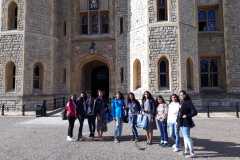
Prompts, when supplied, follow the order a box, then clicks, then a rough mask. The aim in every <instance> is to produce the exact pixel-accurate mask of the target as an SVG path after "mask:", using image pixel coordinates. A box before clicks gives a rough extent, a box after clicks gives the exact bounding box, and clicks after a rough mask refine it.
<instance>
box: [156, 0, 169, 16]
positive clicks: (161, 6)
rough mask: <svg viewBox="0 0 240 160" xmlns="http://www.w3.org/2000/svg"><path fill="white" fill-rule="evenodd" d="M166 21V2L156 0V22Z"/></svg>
mask: <svg viewBox="0 0 240 160" xmlns="http://www.w3.org/2000/svg"><path fill="white" fill-rule="evenodd" d="M167 20H168V5H167V0H157V21H167Z"/></svg>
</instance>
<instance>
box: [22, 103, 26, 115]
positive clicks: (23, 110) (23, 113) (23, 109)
mask: <svg viewBox="0 0 240 160" xmlns="http://www.w3.org/2000/svg"><path fill="white" fill-rule="evenodd" d="M22 116H25V104H24V105H23V106H22Z"/></svg>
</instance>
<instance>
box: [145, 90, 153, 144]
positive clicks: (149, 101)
mask: <svg viewBox="0 0 240 160" xmlns="http://www.w3.org/2000/svg"><path fill="white" fill-rule="evenodd" d="M142 110H143V112H144V115H145V116H147V124H148V125H147V128H145V130H146V137H147V144H148V145H151V144H152V138H153V129H155V128H156V122H155V110H156V107H155V100H154V98H153V96H152V94H151V93H150V92H149V91H145V92H144V94H143V97H142Z"/></svg>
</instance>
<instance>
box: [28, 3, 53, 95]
mask: <svg viewBox="0 0 240 160" xmlns="http://www.w3.org/2000/svg"><path fill="white" fill-rule="evenodd" d="M53 2H54V1H47V0H38V1H32V0H26V17H27V18H26V22H25V23H26V24H25V55H24V56H25V64H24V65H25V72H24V95H26V96H27V95H51V94H52V93H53V71H54V70H53V69H54V61H53V56H54V51H55V50H54V49H55V40H56V39H55V38H54V37H53V33H54V32H53V30H54V26H53V25H54V18H55V14H54V3H53ZM36 63H41V64H42V65H43V69H44V73H43V78H44V80H43V89H42V90H40V91H36V90H33V69H34V65H35V64H36Z"/></svg>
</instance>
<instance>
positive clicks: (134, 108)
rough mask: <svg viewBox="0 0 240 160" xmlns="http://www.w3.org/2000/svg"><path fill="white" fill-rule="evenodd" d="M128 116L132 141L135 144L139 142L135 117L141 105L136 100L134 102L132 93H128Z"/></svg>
mask: <svg viewBox="0 0 240 160" xmlns="http://www.w3.org/2000/svg"><path fill="white" fill-rule="evenodd" d="M126 107H127V108H128V115H129V124H130V125H131V127H132V134H133V137H132V141H135V142H137V141H138V140H139V136H138V131H137V115H138V113H139V112H140V111H141V105H140V103H139V101H138V100H136V98H135V95H134V93H132V92H130V93H128V97H127V106H126Z"/></svg>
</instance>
